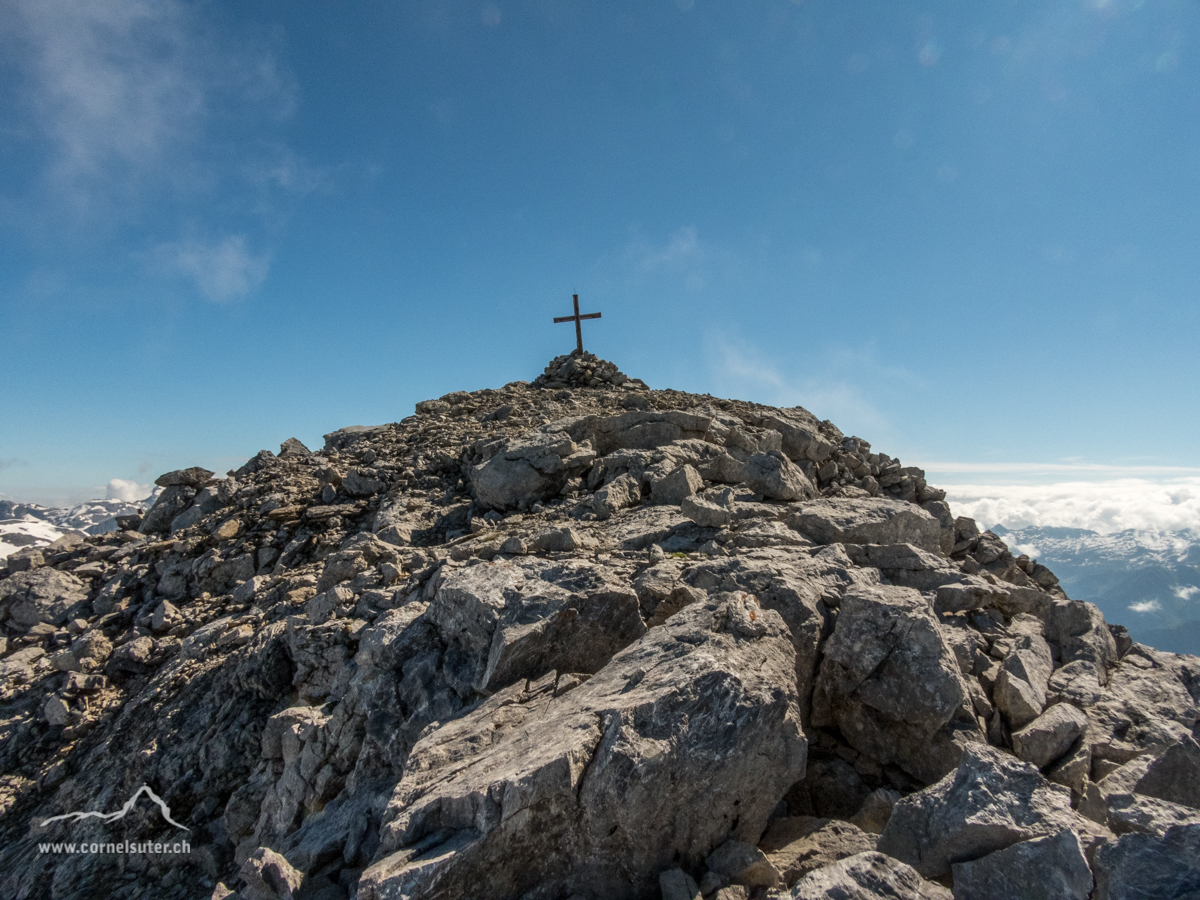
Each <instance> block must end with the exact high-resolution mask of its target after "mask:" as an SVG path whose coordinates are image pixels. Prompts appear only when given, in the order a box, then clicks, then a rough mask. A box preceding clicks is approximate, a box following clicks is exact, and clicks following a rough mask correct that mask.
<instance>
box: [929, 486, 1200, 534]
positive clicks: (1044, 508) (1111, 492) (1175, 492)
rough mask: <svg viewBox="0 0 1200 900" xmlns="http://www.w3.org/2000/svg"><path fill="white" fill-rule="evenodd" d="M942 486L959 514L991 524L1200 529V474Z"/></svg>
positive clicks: (1120, 529)
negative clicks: (1155, 477) (1048, 482)
mask: <svg viewBox="0 0 1200 900" xmlns="http://www.w3.org/2000/svg"><path fill="white" fill-rule="evenodd" d="M935 481H936V479H935ZM941 486H942V487H944V488H946V490H947V492H948V493H947V499H948V500H949V501H950V505H951V507H952V508H953V510H954V512H955V514H957V515H964V516H970V517H971V518H973V519H975V520H976V521H978V522H979V523H980V524H981V525H985V526H988V527H990V526H993V525H1003V526H1005V527H1006V528H1023V527H1026V526H1055V527H1067V528H1087V529H1090V530H1092V531H1099V532H1113V531H1123V530H1125V529H1128V528H1137V529H1150V530H1158V531H1196V532H1198V533H1200V476H1191V477H1183V478H1164V479H1161V480H1153V479H1149V478H1114V479H1107V480H1095V481H1083V480H1077V481H1065V482H1058V483H1053V484H999V485H997V484H956V485H955V484H952V485H947V484H944V483H943V484H941Z"/></svg>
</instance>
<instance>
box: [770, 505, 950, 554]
mask: <svg viewBox="0 0 1200 900" xmlns="http://www.w3.org/2000/svg"><path fill="white" fill-rule="evenodd" d="M788 524H789V525H791V526H792V527H793V528H795V529H796V530H797V531H799V532H801V533H802V534H806V535H808V536H809V537H810V538H812V539H813V540H814V541H816V542H817V543H820V544H835V543H842V544H912V545H914V546H916V547H919V548H921V549H922V550H928V551H930V552H932V553H936V552H937V551H938V549H939V547H940V541H941V526H940V524H939V523H938V520H937V519H936V518H934V517H933V516H932V515H930V514H929V513H928V512H926V511H925V510H923V509H921V508H920V507H917V506H913V505H912V504H911V503H905V502H903V501H901V500H885V499H859V500H814V501H812V502H811V503H804V504H801V505H800V508H799V510H798V511H797V512H796V513H793V514H792V515H791V516H790V517H789V518H788Z"/></svg>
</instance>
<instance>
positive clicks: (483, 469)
mask: <svg viewBox="0 0 1200 900" xmlns="http://www.w3.org/2000/svg"><path fill="white" fill-rule="evenodd" d="M576 450H577V447H576V445H575V442H574V441H572V440H571V438H570V436H569V435H567V434H565V433H564V432H561V431H556V432H549V433H545V432H544V433H540V434H533V435H529V436H527V437H525V438H522V439H521V440H519V441H515V442H513V443H512V444H510V445H509V446H508V447H507V448H505V449H503V450H501V451H500V452H498V453H497V454H496V455H495V456H493V457H492V458H491V459H490V460H489V461H488V462H486V463H484V464H483V465H482V466H480V467H479V468H477V469H475V470H474V471H473V472H472V473H471V481H472V483H473V484H474V486H475V493H476V495H477V496H478V497H479V502H480V503H482V504H483V505H484V506H487V507H490V508H491V509H516V508H517V507H528V506H531V505H533V504H534V503H536V502H537V501H539V500H544V499H546V498H547V497H549V496H551V495H553V494H557V493H558V492H559V490H561V488H562V485H563V483H564V482H565V481H566V477H567V471H568V469H567V465H568V464H567V462H566V460H567V459H568V458H570V457H571V456H572V455H573V454H574V453H575V452H576Z"/></svg>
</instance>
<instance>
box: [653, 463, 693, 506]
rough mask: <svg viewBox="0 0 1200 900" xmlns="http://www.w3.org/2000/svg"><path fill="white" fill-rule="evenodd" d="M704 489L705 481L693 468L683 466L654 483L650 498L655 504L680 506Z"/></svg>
mask: <svg viewBox="0 0 1200 900" xmlns="http://www.w3.org/2000/svg"><path fill="white" fill-rule="evenodd" d="M703 487H704V479H703V478H701V477H700V473H699V472H697V471H696V470H695V468H693V467H692V466H689V465H682V466H680V467H679V468H677V469H675V470H674V471H672V472H671V473H670V474H668V475H665V476H664V477H662V478H660V479H657V480H655V481H652V482H651V484H650V497H651V499H652V500H654V502H655V503H669V504H671V505H672V506H678V505H679V504H681V503H682V502H683V501H684V500H685V499H686V498H688V497H690V496H692V495H693V494H695V493H696V492H697V491H699V490H700V489H701V488H703Z"/></svg>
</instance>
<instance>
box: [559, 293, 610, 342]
mask: <svg viewBox="0 0 1200 900" xmlns="http://www.w3.org/2000/svg"><path fill="white" fill-rule="evenodd" d="M571 298H572V299H573V300H574V301H575V315H573V316H555V318H554V321H555V322H574V323H575V348H576V349H577V350H578V351H579V352H580V353H583V326H582V325H580V324H579V323H580V322H582V321H583V320H584V319H598V318H600V313H588V314H587V315H585V316H581V315H580V314H579V295H578V294H572V295H571Z"/></svg>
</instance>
